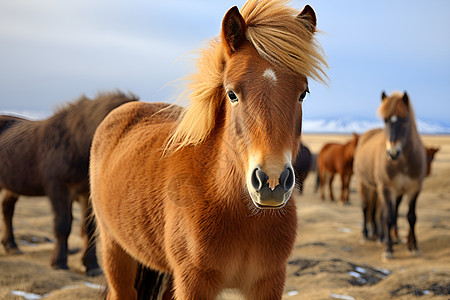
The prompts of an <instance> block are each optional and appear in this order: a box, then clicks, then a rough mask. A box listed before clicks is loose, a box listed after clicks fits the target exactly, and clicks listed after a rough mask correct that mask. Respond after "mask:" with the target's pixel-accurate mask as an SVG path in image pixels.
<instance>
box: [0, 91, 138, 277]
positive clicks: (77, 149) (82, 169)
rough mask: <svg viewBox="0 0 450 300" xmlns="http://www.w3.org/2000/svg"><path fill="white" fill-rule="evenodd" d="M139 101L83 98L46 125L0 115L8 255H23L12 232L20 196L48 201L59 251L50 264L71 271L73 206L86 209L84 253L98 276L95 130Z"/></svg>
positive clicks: (0, 178)
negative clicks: (92, 176)
mask: <svg viewBox="0 0 450 300" xmlns="http://www.w3.org/2000/svg"><path fill="white" fill-rule="evenodd" d="M136 100H137V99H136V98H135V97H134V96H132V97H129V96H125V95H124V94H122V93H120V92H116V93H107V94H100V95H99V96H98V97H97V98H96V99H95V100H90V99H88V98H86V97H81V98H80V99H79V100H78V101H76V102H73V103H68V104H67V105H66V106H64V107H61V108H60V109H58V111H57V112H56V113H55V114H54V115H52V116H51V117H49V118H48V119H46V120H42V121H30V120H26V119H23V118H18V117H13V116H0V166H1V167H0V189H2V190H3V193H2V195H1V196H2V198H1V202H2V213H3V237H2V244H3V246H4V248H5V250H6V251H7V252H8V253H21V252H20V251H19V249H18V247H17V244H16V242H15V239H14V235H13V230H12V228H13V227H12V218H13V214H14V207H15V204H16V202H17V200H18V198H19V195H26V196H48V197H49V198H50V202H51V205H52V209H53V212H54V214H55V219H54V231H55V237H56V244H55V249H54V250H53V254H52V257H51V265H52V266H53V267H54V268H58V269H67V251H68V247H67V238H68V236H69V233H70V231H71V224H72V210H71V208H72V202H73V201H74V200H79V201H80V204H81V207H82V218H83V221H82V228H81V232H82V235H83V237H84V249H83V255H82V260H83V264H84V265H85V266H86V271H87V274H88V275H96V274H98V273H99V272H100V269H99V266H98V263H97V258H96V254H95V241H94V223H93V220H92V217H91V216H90V215H91V210H92V209H91V206H90V204H89V203H88V197H89V176H88V169H89V151H90V147H91V141H92V137H93V136H94V132H95V129H96V128H97V126H98V125H99V124H100V122H101V121H102V120H103V119H104V118H105V116H106V115H107V114H108V113H109V112H110V111H111V110H113V109H114V108H116V107H118V106H120V105H122V104H124V103H126V102H130V101H133V102H134V101H136Z"/></svg>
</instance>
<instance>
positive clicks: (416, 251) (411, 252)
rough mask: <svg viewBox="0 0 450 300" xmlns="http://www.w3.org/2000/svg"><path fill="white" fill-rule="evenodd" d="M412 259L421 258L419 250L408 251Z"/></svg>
mask: <svg viewBox="0 0 450 300" xmlns="http://www.w3.org/2000/svg"><path fill="white" fill-rule="evenodd" d="M409 253H410V254H411V256H412V257H422V251H420V250H419V249H414V250H409Z"/></svg>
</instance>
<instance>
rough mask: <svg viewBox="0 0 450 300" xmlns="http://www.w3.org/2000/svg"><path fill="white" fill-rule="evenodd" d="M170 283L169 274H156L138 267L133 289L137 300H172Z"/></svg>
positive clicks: (153, 271) (151, 270)
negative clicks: (136, 294)
mask: <svg viewBox="0 0 450 300" xmlns="http://www.w3.org/2000/svg"><path fill="white" fill-rule="evenodd" d="M171 285H172V281H171V275H170V274H169V273H163V272H158V271H155V270H153V269H150V268H147V267H145V266H143V265H142V264H139V265H138V268H137V272H136V280H135V282H134V287H135V289H136V291H137V293H138V300H169V299H172V286H171Z"/></svg>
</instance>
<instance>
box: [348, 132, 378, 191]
mask: <svg viewBox="0 0 450 300" xmlns="http://www.w3.org/2000/svg"><path fill="white" fill-rule="evenodd" d="M384 140H385V138H384V131H383V129H380V128H377V129H372V130H369V131H367V132H365V133H364V134H362V135H361V136H360V137H359V139H358V144H357V146H356V149H355V154H354V161H353V172H354V173H355V174H356V176H357V177H358V179H359V180H360V181H361V182H362V183H363V184H364V185H366V186H368V187H375V186H376V180H375V178H376V176H375V173H376V172H378V170H376V168H379V169H383V168H385V165H386V163H385V159H383V158H384V156H383V155H385V154H384Z"/></svg>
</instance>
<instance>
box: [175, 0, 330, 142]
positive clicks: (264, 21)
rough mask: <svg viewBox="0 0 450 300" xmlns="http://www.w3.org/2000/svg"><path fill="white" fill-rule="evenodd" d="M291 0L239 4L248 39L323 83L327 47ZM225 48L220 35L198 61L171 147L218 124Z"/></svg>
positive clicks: (264, 52)
mask: <svg viewBox="0 0 450 300" xmlns="http://www.w3.org/2000/svg"><path fill="white" fill-rule="evenodd" d="M288 2H289V1H287V0H282V1H272V0H249V1H248V2H247V3H245V5H244V6H243V7H242V9H241V14H242V17H243V18H244V20H245V22H246V25H247V31H246V38H247V40H248V41H249V42H250V43H251V44H252V45H253V46H254V47H255V48H256V50H257V51H258V53H259V54H260V55H261V57H262V58H264V59H266V60H268V61H270V62H272V63H277V64H282V65H285V66H287V67H288V68H290V69H291V70H293V71H295V72H297V73H299V74H301V75H304V76H306V77H311V78H313V79H315V80H317V81H321V82H325V80H326V78H327V76H326V74H325V72H324V67H327V64H326V62H325V59H324V57H323V51H322V50H321V48H320V47H319V46H318V44H317V43H316V41H315V40H314V37H313V32H311V31H310V30H308V29H307V27H305V26H301V21H300V19H299V18H297V15H298V11H296V10H295V9H293V8H290V7H288V6H287V3H288ZM225 55H226V50H225V49H224V47H223V45H222V41H221V39H220V38H216V39H214V40H212V41H211V42H210V44H209V47H207V48H206V49H204V50H203V51H202V53H201V55H200V57H199V58H198V60H197V68H198V71H197V73H196V74H194V75H192V76H191V77H190V84H189V85H188V90H190V91H191V93H190V95H189V99H190V101H191V104H190V106H189V107H188V108H187V109H186V110H185V111H184V113H183V115H182V116H181V119H180V122H179V123H178V125H177V127H176V129H175V131H174V132H173V134H172V136H171V137H170V139H169V141H168V148H169V149H172V150H178V149H180V148H182V147H184V146H187V145H197V144H200V143H201V142H203V141H204V140H205V139H206V138H207V137H208V136H209V134H210V132H211V130H212V129H213V128H214V125H215V118H216V114H217V112H218V109H219V108H220V106H221V104H222V102H223V100H224V99H225V93H224V91H223V87H222V85H223V71H224V67H225Z"/></svg>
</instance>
